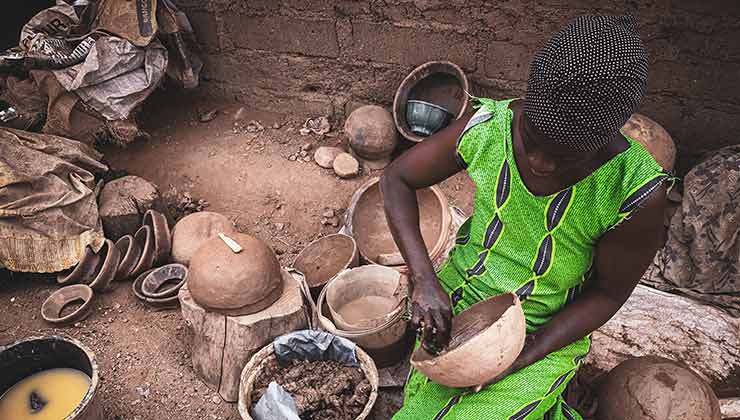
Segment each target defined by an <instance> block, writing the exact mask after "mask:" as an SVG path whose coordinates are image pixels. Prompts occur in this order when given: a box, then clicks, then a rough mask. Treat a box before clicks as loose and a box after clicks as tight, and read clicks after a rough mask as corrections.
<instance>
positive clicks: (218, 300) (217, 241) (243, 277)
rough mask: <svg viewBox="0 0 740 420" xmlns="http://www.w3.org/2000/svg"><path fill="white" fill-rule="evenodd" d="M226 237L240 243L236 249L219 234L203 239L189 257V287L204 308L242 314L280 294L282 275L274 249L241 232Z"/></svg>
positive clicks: (251, 312) (263, 306)
mask: <svg viewBox="0 0 740 420" xmlns="http://www.w3.org/2000/svg"><path fill="white" fill-rule="evenodd" d="M229 238H231V239H232V240H234V241H235V242H236V243H237V244H239V245H240V246H241V247H242V251H241V252H239V253H235V252H233V251H232V250H231V248H229V247H228V246H227V245H226V243H224V241H223V240H221V238H213V239H210V240H209V241H207V242H205V243H204V244H203V245H202V246H201V247H200V249H198V251H197V252H196V253H195V255H193V258H192V259H191V260H190V274H189V279H188V287H189V289H190V293H191V295H192V297H193V300H195V302H196V303H197V304H199V305H200V306H203V307H204V308H206V309H209V310H212V311H215V312H219V313H222V314H225V315H231V316H241V315H248V314H253V313H256V312H259V311H261V310H263V309H266V308H267V307H269V306H270V305H272V304H273V303H274V302H275V301H276V300H277V299H278V298H279V297H280V295H281V294H282V291H283V276H282V274H281V272H280V271H281V269H280V263H279V262H278V260H277V257H276V256H275V252H274V251H273V250H272V249H271V248H270V247H269V246H267V244H265V243H264V242H262V241H260V240H259V239H257V238H254V237H252V236H249V235H246V234H242V233H231V234H229Z"/></svg>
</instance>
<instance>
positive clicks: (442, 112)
mask: <svg viewBox="0 0 740 420" xmlns="http://www.w3.org/2000/svg"><path fill="white" fill-rule="evenodd" d="M450 119H452V114H450V112H449V111H447V110H446V109H444V108H443V107H441V106H438V105H435V104H432V103H429V102H424V101H418V100H414V99H409V100H408V101H407V102H406V122H407V123H408V124H409V129H410V130H411V132H412V133H414V134H416V135H419V136H423V137H428V136H431V135H432V134H434V133H436V132H437V131H439V130H441V129H443V128H445V127H446V126H447V124H449V123H450Z"/></svg>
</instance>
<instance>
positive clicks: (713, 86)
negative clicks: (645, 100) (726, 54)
mask: <svg viewBox="0 0 740 420" xmlns="http://www.w3.org/2000/svg"><path fill="white" fill-rule="evenodd" d="M682 58H686V57H682ZM738 80H740V66H738V65H737V64H733V63H724V62H716V61H705V60H702V61H701V62H692V60H690V59H688V58H687V59H685V60H678V61H675V62H674V61H664V62H657V63H655V64H654V65H651V67H650V74H649V77H648V91H650V92H666V93H671V94H675V95H680V96H685V97H689V98H694V99H699V98H705V99H706V100H719V101H726V102H730V103H735V104H737V103H740V84H738V83H737V81H738Z"/></svg>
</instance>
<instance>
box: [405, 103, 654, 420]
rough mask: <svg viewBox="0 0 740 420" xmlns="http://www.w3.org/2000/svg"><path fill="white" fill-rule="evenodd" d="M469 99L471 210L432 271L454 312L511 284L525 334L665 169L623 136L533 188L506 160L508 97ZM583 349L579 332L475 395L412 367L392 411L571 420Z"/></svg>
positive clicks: (466, 144) (554, 307) (416, 415)
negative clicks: (605, 157) (571, 181)
mask: <svg viewBox="0 0 740 420" xmlns="http://www.w3.org/2000/svg"><path fill="white" fill-rule="evenodd" d="M478 101H479V105H480V107H479V109H478V111H477V112H476V114H475V115H474V116H473V117H472V118H471V119H470V121H469V122H468V124H467V126H466V127H465V130H464V132H463V134H462V135H461V137H460V139H459V141H458V145H457V153H458V159H459V160H460V162H461V163H462V164H463V165H464V166H465V167H466V169H467V172H468V174H469V175H470V177H471V178H472V180H473V182H474V183H475V186H476V192H475V203H474V204H475V208H474V212H473V216H472V217H470V219H468V220H467V221H466V222H465V224H463V226H462V227H461V228H460V231H459V233H458V238H457V244H456V246H455V248H454V249H453V251H452V252H451V254H450V258H449V260H448V261H447V263H446V264H445V265H444V266H443V267H442V268H441V269H440V271H439V273H438V276H439V279H440V280H441V282H442V286H443V287H444V289H445V290H446V291H447V292H448V293H449V294H450V299H451V301H452V304H453V311H454V313H455V314H458V313H460V311H462V310H464V309H465V308H467V307H469V306H471V305H473V304H474V303H476V302H479V301H481V300H483V299H486V298H488V297H491V296H495V295H498V294H501V293H506V292H512V291H513V292H515V293H516V294H517V295H518V296H519V298H520V299H521V301H522V308H523V309H524V313H525V316H526V319H527V332H528V333H531V332H533V331H535V330H537V329H538V328H539V327H541V326H543V325H544V324H545V323H547V322H548V320H549V319H550V318H551V317H552V316H553V315H554V314H556V313H557V312H559V311H560V310H561V309H562V308H563V307H564V306H565V305H567V304H568V303H569V302H571V301H573V300H574V299H576V298H577V296H578V294H579V291H580V290H581V287H582V286H583V284H584V282H585V281H587V279H588V277H589V273H590V270H591V263H592V260H593V250H594V247H595V245H596V243H597V242H598V240H599V238H601V236H602V235H603V234H604V233H605V232H607V231H608V230H609V229H612V228H614V227H615V226H617V225H618V224H619V223H620V222H622V221H623V220H625V218H628V217H629V216H630V214H631V213H632V212H633V211H634V210H636V209H637V208H639V206H640V205H641V204H642V203H643V201H644V200H645V199H646V198H647V197H648V196H649V195H650V193H652V192H653V191H654V190H656V189H657V188H658V187H659V186H660V185H661V184H662V183H663V182H664V181H666V179H668V175H667V174H666V173H665V172H664V171H663V169H662V168H661V167H660V166H659V165H658V164H657V163H656V162H655V160H654V159H653V158H652V157H651V156H650V154H649V153H648V152H647V151H646V150H645V149H644V148H643V147H642V146H640V145H639V144H638V143H636V142H635V141H633V140H632V139H629V138H627V137H626V136H625V138H627V140H628V141H629V144H630V145H629V147H628V148H627V149H626V150H624V151H623V152H621V153H619V154H618V155H616V156H615V157H613V158H612V159H611V160H609V161H608V162H606V163H605V164H604V165H603V166H601V167H600V168H598V169H597V170H596V171H594V172H593V173H592V174H591V175H589V176H588V177H586V178H584V179H583V180H581V181H579V182H578V183H576V184H575V185H573V186H571V187H570V188H567V189H565V190H563V191H560V192H558V193H555V194H552V195H549V196H535V195H533V194H532V193H531V192H530V191H529V190H528V189H527V187H526V186H525V185H524V183H523V182H522V179H521V177H520V175H519V171H518V170H517V167H516V163H515V160H514V153H513V148H512V137H511V122H512V118H513V112H512V111H511V109H509V103H510V102H511V100H507V101H493V100H489V99H479V100H478ZM589 347H590V337H584V338H582V339H580V340H578V341H576V342H574V343H572V344H570V345H568V346H566V347H564V348H562V349H560V350H558V351H555V352H553V353H551V354H549V355H548V356H547V357H545V358H544V359H542V360H540V361H539V362H536V363H534V364H532V365H530V366H528V367H526V368H524V369H522V370H520V371H519V372H516V373H514V374H512V375H509V376H508V377H506V378H504V379H503V380H501V381H499V382H497V383H495V384H493V385H491V386H489V387H487V388H485V389H484V390H482V391H481V392H478V393H472V392H469V391H467V390H462V389H453V388H447V387H444V386H441V385H438V384H435V383H433V382H431V381H429V380H428V379H427V378H425V377H424V376H423V375H421V374H420V373H418V372H416V371H413V370H412V372H411V375H410V377H409V380H408V382H407V385H406V389H405V393H406V395H405V401H404V406H403V407H402V408H401V410H400V411H399V412H398V413H397V414H396V415H395V416H394V417H393V418H394V419H395V420H412V419H413V420H419V419H430V420H432V419H433V420H440V419H443V418H444V419H461V420H462V419H466V420H472V419H494V420H525V419H526V420H539V419H544V420H560V419H580V418H581V417H580V416H579V414H578V413H577V412H575V410H573V409H571V408H569V407H568V406H567V404H566V403H565V401H564V400H563V398H562V396H561V394H562V392H563V390H564V389H565V386H566V385H567V384H568V382H569V381H570V380H571V378H572V377H573V376H574V375H575V373H576V370H577V369H578V367H579V366H580V364H581V363H582V361H583V360H584V359H585V357H586V355H587V354H588V351H589ZM471 363H475V361H474V360H471Z"/></svg>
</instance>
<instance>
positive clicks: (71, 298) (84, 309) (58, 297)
mask: <svg viewBox="0 0 740 420" xmlns="http://www.w3.org/2000/svg"><path fill="white" fill-rule="evenodd" d="M92 298H93V290H92V289H91V288H90V286H87V285H85V284H73V285H71V286H65V287H62V288H61V289H59V290H57V291H55V292H54V293H52V294H51V295H50V296H49V297H48V298H46V300H45V301H44V303H43V304H42V305H41V317H42V318H44V321H46V322H49V323H52V324H70V323H72V322H77V321H80V320H82V319H85V318H86V317H87V316H88V315H89V314H90V309H91V308H92V306H91V305H92ZM77 301H82V305H80V306H79V307H78V308H77V309H75V310H74V312H71V313H69V314H67V315H65V316H62V310H63V309H64V307H65V306H67V305H69V304H70V303H73V302H77Z"/></svg>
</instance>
